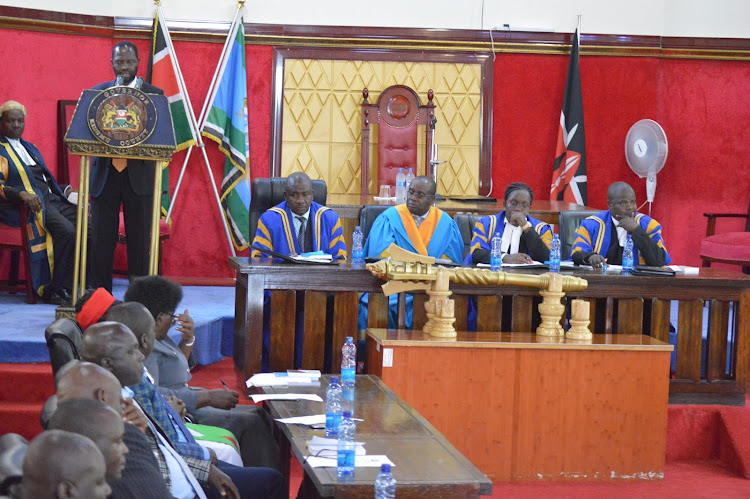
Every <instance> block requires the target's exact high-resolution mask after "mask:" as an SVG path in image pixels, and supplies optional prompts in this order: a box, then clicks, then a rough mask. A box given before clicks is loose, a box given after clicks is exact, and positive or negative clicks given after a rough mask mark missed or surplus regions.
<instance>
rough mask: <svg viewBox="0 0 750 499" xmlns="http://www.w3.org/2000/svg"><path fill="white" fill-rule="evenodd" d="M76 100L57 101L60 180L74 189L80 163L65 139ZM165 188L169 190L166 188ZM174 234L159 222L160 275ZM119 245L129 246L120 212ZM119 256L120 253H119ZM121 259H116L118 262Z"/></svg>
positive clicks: (116, 271)
mask: <svg viewBox="0 0 750 499" xmlns="http://www.w3.org/2000/svg"><path fill="white" fill-rule="evenodd" d="M77 102H78V101H75V100H59V101H57V153H58V154H57V157H58V158H60V160H59V161H60V163H59V169H58V172H59V174H58V180H59V183H60V185H63V184H70V185H72V186H73V188H74V189H78V168H72V166H73V164H76V163H75V162H76V161H78V159H79V157H78V156H75V155H73V154H70V152H68V148H67V147H65V143H64V142H63V138H64V137H65V132H66V131H67V129H68V125H70V120H71V119H72V118H73V111H74V110H75V106H76V103H77ZM164 188H167V189H168V188H169V186H165V187H164ZM171 232H172V228H171V227H170V226H169V225H168V224H167V223H166V222H165V221H164V220H159V273H161V264H162V261H163V254H164V253H163V252H162V244H163V243H164V241H166V240H167V239H169V236H170V234H171ZM117 244H121V245H127V244H128V238H127V236H126V235H125V219H124V217H123V214H122V211H120V223H119V225H118V229H117ZM118 254H119V251H118ZM118 259H119V257H116V258H115V262H117V261H118ZM113 273H114V274H117V275H128V269H127V268H124V269H122V268H115V269H114V270H113Z"/></svg>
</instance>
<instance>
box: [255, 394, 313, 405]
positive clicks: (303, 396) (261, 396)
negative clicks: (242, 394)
mask: <svg viewBox="0 0 750 499" xmlns="http://www.w3.org/2000/svg"><path fill="white" fill-rule="evenodd" d="M250 398H251V399H253V402H255V403H256V404H257V403H258V402H263V401H264V400H312V401H313V402H323V399H322V398H320V395H315V394H314V393H256V394H255V395H250Z"/></svg>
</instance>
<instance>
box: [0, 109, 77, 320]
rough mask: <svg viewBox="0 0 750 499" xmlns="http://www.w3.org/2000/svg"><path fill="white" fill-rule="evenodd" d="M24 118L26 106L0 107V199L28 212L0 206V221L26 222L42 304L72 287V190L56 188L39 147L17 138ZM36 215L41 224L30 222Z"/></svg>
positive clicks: (61, 298) (62, 297) (66, 295)
mask: <svg viewBox="0 0 750 499" xmlns="http://www.w3.org/2000/svg"><path fill="white" fill-rule="evenodd" d="M25 117H26V108H25V107H24V106H23V105H22V104H20V103H18V102H15V101H8V102H5V103H4V104H3V105H2V106H0V199H3V200H7V201H10V202H11V203H15V204H21V203H23V204H26V205H27V206H28V207H29V208H30V211H31V212H32V213H31V214H30V215H29V218H30V219H29V220H23V221H22V220H18V210H17V209H12V208H11V207H9V206H5V207H3V206H0V222H3V223H5V224H7V225H10V226H12V227H18V226H19V225H20V224H21V223H28V229H29V230H28V232H29V251H30V258H29V262H30V267H31V276H32V281H33V285H34V289H35V290H37V292H39V293H41V296H42V301H44V302H45V303H51V304H55V305H60V304H62V303H64V302H66V301H68V300H70V297H71V295H70V293H71V290H72V288H73V259H74V258H73V256H74V255H73V253H74V251H75V242H76V203H77V202H78V193H77V192H75V190H73V188H72V187H71V186H69V185H67V186H59V185H58V184H57V182H56V181H55V177H54V176H53V175H52V173H51V172H50V171H49V170H48V169H47V166H46V165H45V164H44V159H42V154H41V153H40V152H39V149H37V148H36V146H34V144H32V143H31V142H27V141H25V140H23V138H21V135H22V134H23V131H24V128H25V126H26V123H25ZM37 217H40V218H41V220H42V223H36V219H37ZM53 249H54V250H53Z"/></svg>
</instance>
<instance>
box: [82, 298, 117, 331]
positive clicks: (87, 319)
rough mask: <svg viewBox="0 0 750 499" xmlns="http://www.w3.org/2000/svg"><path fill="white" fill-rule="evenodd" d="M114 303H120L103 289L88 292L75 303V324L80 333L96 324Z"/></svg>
mask: <svg viewBox="0 0 750 499" xmlns="http://www.w3.org/2000/svg"><path fill="white" fill-rule="evenodd" d="M116 303H122V302H121V301H120V300H116V299H115V297H114V296H112V294H111V293H110V292H109V291H107V290H106V289H104V288H96V289H95V290H93V291H88V292H86V294H84V295H83V296H82V297H81V298H80V299H79V300H78V301H77V302H76V307H75V309H76V322H78V325H79V326H80V327H81V331H86V328H87V327H89V326H90V325H92V324H96V323H97V322H99V320H100V319H101V318H102V316H103V315H104V313H105V312H106V311H107V310H109V307H111V306H112V305H114V304H116Z"/></svg>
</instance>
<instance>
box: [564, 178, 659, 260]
mask: <svg viewBox="0 0 750 499" xmlns="http://www.w3.org/2000/svg"><path fill="white" fill-rule="evenodd" d="M607 207H608V208H609V210H607V211H603V212H601V213H597V214H596V215H593V216H590V217H588V218H586V219H585V220H583V221H582V222H581V225H580V226H579V227H578V229H576V239H575V241H574V242H573V247H572V249H571V252H570V253H571V255H570V256H571V258H572V259H573V262H574V263H575V264H576V265H582V264H588V265H591V266H592V267H595V268H596V267H601V266H602V263H604V262H605V261H606V262H607V263H610V264H614V265H621V264H622V250H623V247H624V246H625V241H626V240H627V236H628V234H630V237H631V238H632V240H633V261H634V262H635V264H636V265H650V266H654V267H661V266H662V265H666V264H668V263H670V262H671V261H672V258H671V257H670V256H669V253H667V249H666V248H665V247H664V240H663V239H662V237H661V225H659V222H657V221H656V220H654V219H653V218H651V217H648V216H646V215H644V214H642V213H637V212H636V211H635V210H636V207H637V205H636V204H635V191H634V190H633V188H632V187H630V186H629V185H628V184H626V183H625V182H615V183H613V184H612V185H610V186H609V189H607Z"/></svg>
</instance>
